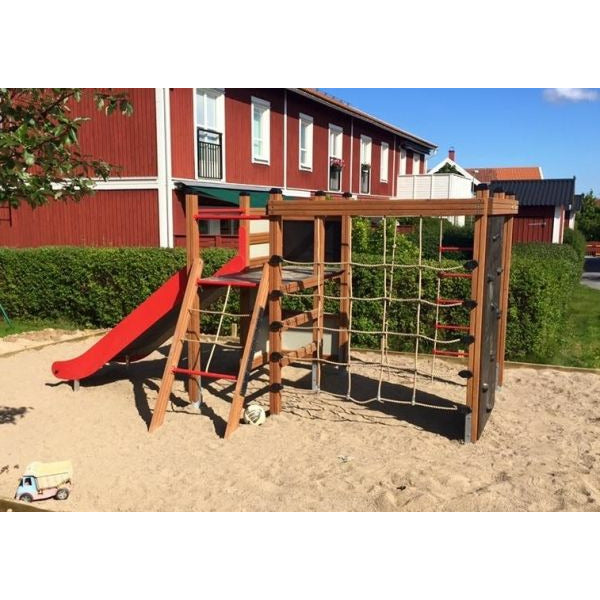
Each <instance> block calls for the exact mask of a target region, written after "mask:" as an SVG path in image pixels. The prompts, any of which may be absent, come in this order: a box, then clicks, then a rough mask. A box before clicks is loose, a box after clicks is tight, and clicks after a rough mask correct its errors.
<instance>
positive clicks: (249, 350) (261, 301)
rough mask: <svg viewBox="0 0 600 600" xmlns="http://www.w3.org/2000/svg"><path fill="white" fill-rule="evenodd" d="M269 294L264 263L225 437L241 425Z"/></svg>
mask: <svg viewBox="0 0 600 600" xmlns="http://www.w3.org/2000/svg"><path fill="white" fill-rule="evenodd" d="M268 295H269V265H266V264H265V265H264V267H263V271H262V278H261V280H260V285H259V286H258V290H257V293H256V301H255V302H254V309H253V310H252V317H251V319H250V324H249V327H248V335H247V337H246V341H245V343H244V350H243V352H242V360H241V361H240V369H239V373H238V377H237V381H236V384H235V390H234V392H233V400H232V402H231V408H230V410H229V418H228V420H227V429H226V430H225V439H229V438H230V437H231V436H232V435H233V432H234V431H235V430H236V429H237V428H238V427H239V425H240V419H241V416H242V410H243V408H244V398H245V396H246V384H247V381H248V374H249V372H250V371H251V370H252V364H253V359H254V356H253V355H254V341H255V339H256V335H257V333H258V326H259V323H260V321H261V319H262V316H263V314H264V312H265V308H266V305H267V296H268Z"/></svg>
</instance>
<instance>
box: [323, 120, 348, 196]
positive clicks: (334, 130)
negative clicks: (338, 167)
mask: <svg viewBox="0 0 600 600" xmlns="http://www.w3.org/2000/svg"><path fill="white" fill-rule="evenodd" d="M332 133H336V134H338V133H339V134H340V135H341V136H342V143H341V144H340V156H335V157H334V156H333V154H332V147H331V134H332ZM327 145H328V147H329V150H328V152H327V191H328V192H341V191H342V177H343V173H342V174H340V189H339V190H332V189H331V188H330V187H329V186H330V183H331V177H330V175H329V170H330V168H331V165H330V164H329V161H330V159H331V158H339V159H341V160H344V128H343V127H340V126H339V125H334V124H333V123H329V129H328V130H327Z"/></svg>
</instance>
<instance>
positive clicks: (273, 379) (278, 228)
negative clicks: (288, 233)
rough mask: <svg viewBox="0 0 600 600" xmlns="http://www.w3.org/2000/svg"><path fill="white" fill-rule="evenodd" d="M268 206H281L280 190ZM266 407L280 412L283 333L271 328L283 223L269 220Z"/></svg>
mask: <svg viewBox="0 0 600 600" xmlns="http://www.w3.org/2000/svg"><path fill="white" fill-rule="evenodd" d="M269 202H273V203H275V202H283V196H282V194H281V190H279V189H272V190H271V193H270V197H269ZM269 254H270V259H269V324H270V325H271V326H270V327H269V355H270V356H269V406H270V409H271V414H272V415H277V414H279V413H280V412H281V389H282V381H281V358H280V357H281V351H282V331H281V329H278V328H276V327H273V326H272V324H273V323H278V322H280V321H281V314H282V313H281V294H282V291H281V287H282V286H281V263H280V260H281V257H282V255H283V219H282V217H271V218H270V219H269Z"/></svg>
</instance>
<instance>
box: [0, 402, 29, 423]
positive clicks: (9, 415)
mask: <svg viewBox="0 0 600 600" xmlns="http://www.w3.org/2000/svg"><path fill="white" fill-rule="evenodd" d="M28 410H33V409H32V407H31V406H19V407H18V408H17V407H16V406H0V425H16V424H17V420H18V419H22V418H23V417H24V416H25V413H26V412H27V411H28Z"/></svg>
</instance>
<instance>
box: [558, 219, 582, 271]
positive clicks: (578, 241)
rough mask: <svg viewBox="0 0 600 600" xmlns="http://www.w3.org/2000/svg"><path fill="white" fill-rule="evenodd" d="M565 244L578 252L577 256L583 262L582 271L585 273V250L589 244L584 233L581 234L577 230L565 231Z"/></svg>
mask: <svg viewBox="0 0 600 600" xmlns="http://www.w3.org/2000/svg"><path fill="white" fill-rule="evenodd" d="M563 243H565V244H568V245H569V246H571V247H572V248H573V250H575V252H577V255H578V256H579V260H580V262H581V269H582V272H583V263H584V260H585V249H586V247H587V242H586V239H585V236H584V235H583V233H581V231H577V230H576V229H565V233H564V236H563Z"/></svg>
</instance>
